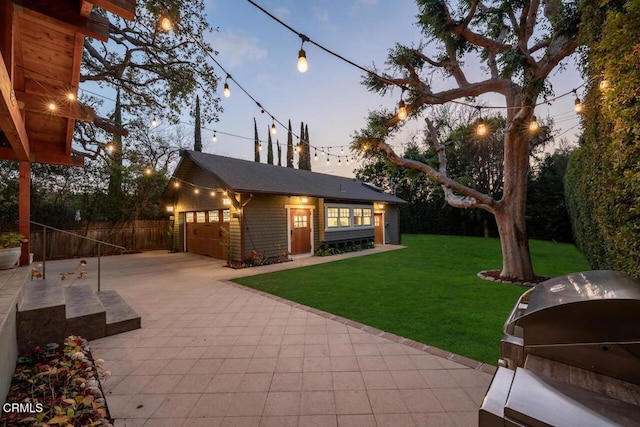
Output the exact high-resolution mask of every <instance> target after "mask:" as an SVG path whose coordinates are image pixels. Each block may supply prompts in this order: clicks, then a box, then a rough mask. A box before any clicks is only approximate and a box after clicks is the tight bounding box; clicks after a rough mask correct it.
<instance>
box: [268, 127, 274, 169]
mask: <svg viewBox="0 0 640 427" xmlns="http://www.w3.org/2000/svg"><path fill="white" fill-rule="evenodd" d="M267 134H268V135H269V138H268V141H269V142H268V146H267V163H268V164H270V165H272V164H273V142H272V141H271V132H269V129H267Z"/></svg>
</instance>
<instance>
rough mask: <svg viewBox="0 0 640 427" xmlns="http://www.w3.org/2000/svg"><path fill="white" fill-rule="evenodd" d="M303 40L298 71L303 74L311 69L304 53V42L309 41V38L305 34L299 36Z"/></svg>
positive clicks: (299, 52)
mask: <svg viewBox="0 0 640 427" xmlns="http://www.w3.org/2000/svg"><path fill="white" fill-rule="evenodd" d="M298 35H299V36H300V38H301V39H302V43H300V50H299V51H298V71H300V72H301V73H306V72H307V70H308V69H309V64H308V63H307V53H306V52H305V51H304V49H303V46H304V42H306V41H309V37H307V36H305V35H304V34H298Z"/></svg>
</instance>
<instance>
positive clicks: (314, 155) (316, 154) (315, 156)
mask: <svg viewBox="0 0 640 427" xmlns="http://www.w3.org/2000/svg"><path fill="white" fill-rule="evenodd" d="M313 160H318V150H316V151H315V153H314V154H313Z"/></svg>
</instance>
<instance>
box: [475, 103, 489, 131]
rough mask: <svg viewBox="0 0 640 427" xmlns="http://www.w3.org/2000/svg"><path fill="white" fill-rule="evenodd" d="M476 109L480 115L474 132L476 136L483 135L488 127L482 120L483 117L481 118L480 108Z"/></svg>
mask: <svg viewBox="0 0 640 427" xmlns="http://www.w3.org/2000/svg"><path fill="white" fill-rule="evenodd" d="M476 109H477V110H478V114H479V115H480V118H479V119H478V123H477V125H476V134H477V135H478V136H485V135H486V134H487V132H488V131H489V128H488V127H487V124H486V123H485V122H484V119H483V118H482V108H481V107H476Z"/></svg>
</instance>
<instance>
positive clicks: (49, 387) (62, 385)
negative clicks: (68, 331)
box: [0, 336, 113, 427]
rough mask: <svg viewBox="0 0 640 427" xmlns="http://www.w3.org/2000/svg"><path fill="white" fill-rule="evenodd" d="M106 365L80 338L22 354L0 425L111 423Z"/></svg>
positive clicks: (93, 424)
mask: <svg viewBox="0 0 640 427" xmlns="http://www.w3.org/2000/svg"><path fill="white" fill-rule="evenodd" d="M103 364H104V360H102V359H97V360H93V357H92V355H91V350H90V348H89V344H88V342H87V340H85V339H83V338H80V337H77V336H70V337H68V338H67V339H66V340H65V342H64V343H63V345H62V346H60V345H58V344H56V343H51V344H48V345H47V346H46V348H44V349H43V348H40V347H36V348H34V349H33V351H32V352H31V353H30V354H28V355H24V356H20V357H19V358H18V364H17V366H16V370H15V373H14V374H13V379H12V382H11V388H10V390H9V394H8V396H7V399H6V403H5V405H3V412H2V415H1V416H0V425H2V426H5V425H7V426H13V425H19V426H47V425H52V426H53V425H56V426H107V427H109V426H112V423H113V421H112V420H111V419H110V416H109V411H108V408H107V406H106V402H105V399H104V396H103V393H102V388H101V386H100V379H106V378H108V377H109V376H110V373H109V371H104V370H103V369H102V365H103Z"/></svg>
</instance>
